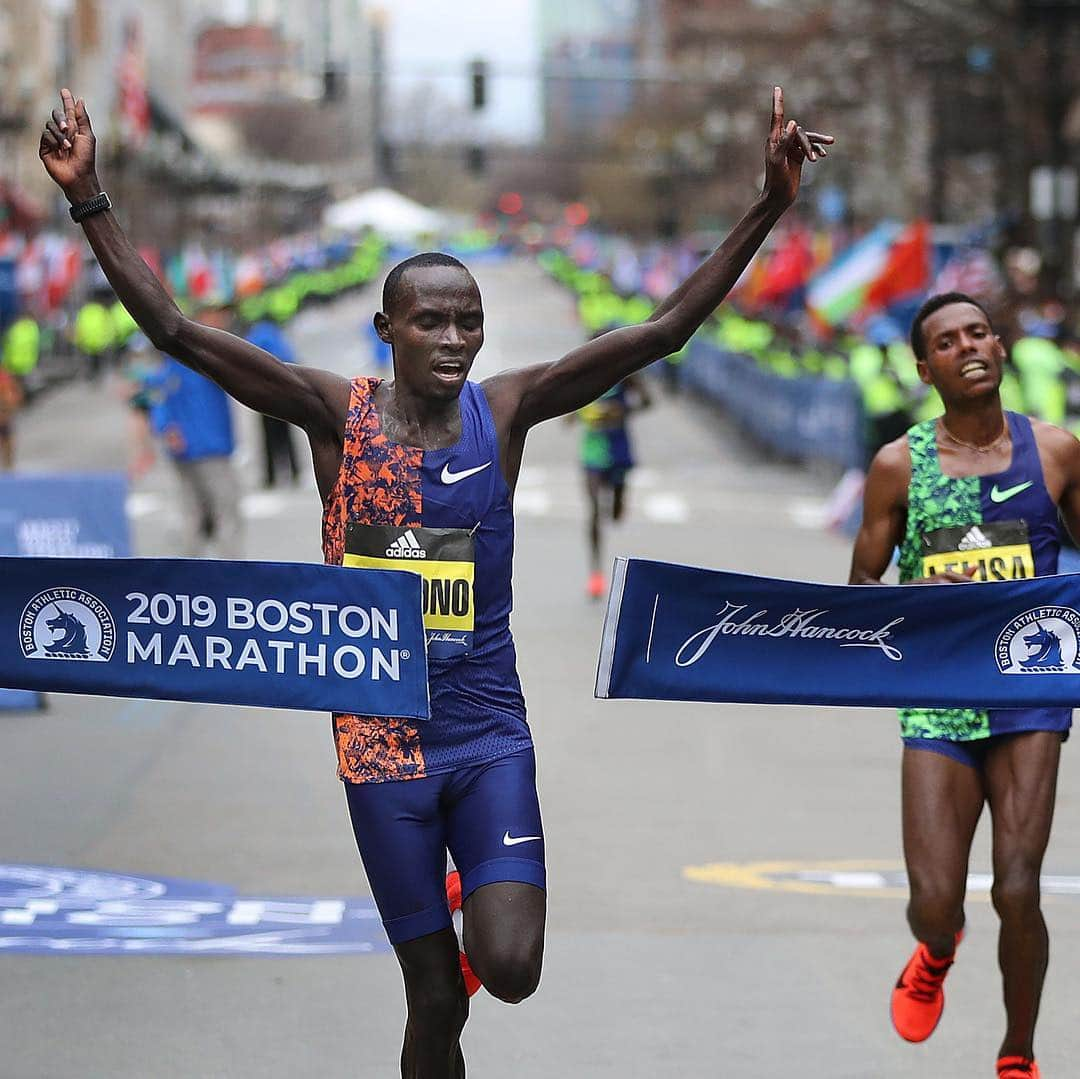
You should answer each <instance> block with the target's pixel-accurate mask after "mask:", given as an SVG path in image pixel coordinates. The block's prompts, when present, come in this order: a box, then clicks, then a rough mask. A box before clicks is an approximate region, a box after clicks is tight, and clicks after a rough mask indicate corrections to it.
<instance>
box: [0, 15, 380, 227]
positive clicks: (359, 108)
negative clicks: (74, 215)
mask: <svg viewBox="0 0 1080 1079" xmlns="http://www.w3.org/2000/svg"><path fill="white" fill-rule="evenodd" d="M300 7H301V5H296V4H292V3H285V2H280V3H275V2H271V0H250V2H247V3H243V2H241V3H236V2H233V3H229V2H228V0H225V2H224V3H222V2H221V0H216V2H214V0H171V2H167V0H151V2H140V0H53V2H51V3H48V4H42V3H38V2H37V0H4V2H3V3H0V77H2V83H0V85H2V87H3V89H2V90H0V139H2V148H3V149H4V150H5V153H4V162H3V164H0V180H3V181H4V182H5V183H6V184H8V185H15V186H17V187H18V189H19V190H21V191H25V192H27V193H28V194H29V196H30V197H31V198H35V197H36V198H37V199H40V200H42V201H43V203H44V204H45V205H46V206H48V207H52V206H54V205H55V204H56V196H55V191H54V190H53V189H52V186H51V184H50V183H49V181H48V179H47V177H45V175H44V173H43V172H42V170H41V168H40V165H39V164H38V163H37V161H36V153H35V149H36V142H37V135H38V132H39V131H40V127H41V124H42V123H43V122H44V120H45V118H46V117H47V115H48V112H49V110H50V109H52V108H53V107H55V104H56V102H57V90H58V88H59V87H60V86H63V85H68V86H71V87H72V89H73V90H74V91H75V92H76V93H78V94H79V95H81V96H83V97H85V99H86V101H87V106H88V108H89V110H90V113H91V116H92V118H93V120H94V123H95V131H96V134H97V136H98V141H99V156H100V157H101V158H102V159H103V160H104V164H105V171H106V173H107V177H108V181H109V184H110V186H111V189H112V192H113V197H114V201H116V202H117V205H118V207H122V212H123V213H124V214H125V220H126V221H127V222H128V224H129V225H130V226H131V228H132V233H133V235H135V236H136V237H138V238H139V239H140V240H142V241H145V242H147V243H151V244H170V243H175V242H178V240H179V239H181V238H187V237H190V236H191V235H193V234H198V233H199V232H200V231H202V232H206V233H208V234H212V235H214V236H215V237H217V238H218V239H219V240H220V241H222V242H234V243H239V242H241V241H242V239H243V238H244V237H245V236H246V237H248V240H247V242H251V240H252V239H254V240H258V239H260V238H263V237H264V236H265V235H268V234H272V233H274V232H276V231H288V230H295V229H296V228H298V227H309V226H310V225H312V224H313V223H315V222H316V221H317V220H318V211H319V209H320V208H321V206H322V205H323V203H325V201H326V199H327V197H328V196H329V194H330V193H331V189H332V188H333V187H334V186H335V185H339V184H340V185H350V186H353V187H355V186H357V185H364V184H367V183H369V182H370V180H371V178H372V161H373V154H372V152H371V140H370V138H369V137H368V135H369V131H370V124H371V117H370V111H371V110H370V104H369V103H370V99H371V78H370V70H371V62H370V50H371V41H372V30H371V25H370V22H369V20H368V17H367V12H366V10H365V8H364V5H363V4H362V3H360V2H359V0H320V2H319V3H318V4H316V5H314V7H313V8H310V7H308V6H307V5H303V9H304V10H303V11H301V10H300ZM286 136H290V137H286ZM117 195H120V198H117ZM222 230H224V231H222ZM253 230H254V234H253V235H250V234H252V232H253Z"/></svg>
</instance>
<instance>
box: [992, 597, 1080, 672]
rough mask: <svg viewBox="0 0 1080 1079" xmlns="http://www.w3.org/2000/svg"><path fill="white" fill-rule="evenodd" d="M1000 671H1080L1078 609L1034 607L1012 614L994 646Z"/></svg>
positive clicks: (1079, 618) (1079, 619)
mask: <svg viewBox="0 0 1080 1079" xmlns="http://www.w3.org/2000/svg"><path fill="white" fill-rule="evenodd" d="M995 656H996V658H997V665H998V670H999V671H1001V673H1002V674H1080V664H1078V663H1077V659H1078V657H1080V612H1078V611H1074V610H1073V609H1072V608H1071V607H1053V606H1051V607H1034V608H1032V609H1031V610H1030V611H1025V612H1024V613H1023V614H1022V615H1019V616H1018V617H1016V618H1014V619H1013V620H1012V621H1011V622H1010V623H1009V624H1008V625H1007V626H1006V627H1005V629H1004V630H1002V631H1001V634H1000V635H999V636H998V639H997V645H996V647H995Z"/></svg>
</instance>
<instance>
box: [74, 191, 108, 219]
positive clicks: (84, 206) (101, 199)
mask: <svg viewBox="0 0 1080 1079" xmlns="http://www.w3.org/2000/svg"><path fill="white" fill-rule="evenodd" d="M111 209H112V201H111V200H110V199H109V196H108V195H107V194H106V193H105V192H104V191H102V192H101V193H100V194H98V195H95V196H94V197H93V198H92V199H87V200H86V202H80V203H78V204H76V205H75V206H72V207H71V209H70V210H68V213H69V214H71V220H72V221H74V222H75V223H76V224H78V223H79V222H80V221H85V220H86V218H88V217H91V216H92V215H94V214H100V213H102V212H103V211H105V210H111Z"/></svg>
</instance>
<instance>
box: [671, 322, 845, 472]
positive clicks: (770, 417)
mask: <svg viewBox="0 0 1080 1079" xmlns="http://www.w3.org/2000/svg"><path fill="white" fill-rule="evenodd" d="M681 377H682V378H683V379H684V380H685V381H686V382H688V383H689V384H690V385H691V386H694V387H695V388H696V389H698V390H700V391H701V392H702V393H703V394H704V395H705V396H706V397H708V398H710V399H711V400H713V401H716V402H718V403H719V404H721V405H723V406H724V408H725V409H727V411H728V412H730V413H731V415H732V417H733V418H734V419H735V420H736V422H737V423H738V424H739V425H740V426H741V427H743V428H745V429H746V430H747V431H749V432H750V434H752V435H753V436H754V437H755V438H756V439H758V440H759V441H760V442H763V443H764V444H765V445H767V446H769V447H771V448H772V449H774V450H776V451H778V452H779V453H784V454H787V455H788V456H790V457H794V458H796V459H798V460H808V459H814V460H818V459H820V460H826V461H835V462H836V463H837V464H840V465H843V466H844V467H845V468H862V467H863V465H864V464H865V463H866V462H865V452H866V450H865V440H864V431H863V428H864V422H865V421H864V417H863V408H862V402H861V399H860V396H859V390H858V387H856V385H855V384H854V383H853V382H839V381H836V380H834V379H827V378H812V377H806V378H782V377H781V376H779V375H774V374H772V373H770V372H769V371H765V370H763V369H762V368H761V367H760V366H759V365H758V364H757V363H756V362H755V361H754V360H753V359H751V358H750V357H749V356H743V355H740V354H738V353H735V352H726V351H725V350H723V349H721V348H718V347H717V346H716V345H714V344H711V343H710V342H708V341H702V340H694V341H692V342H691V344H690V350H689V354H688V355H687V357H686V359H685V360H684V361H683V364H682V374H681Z"/></svg>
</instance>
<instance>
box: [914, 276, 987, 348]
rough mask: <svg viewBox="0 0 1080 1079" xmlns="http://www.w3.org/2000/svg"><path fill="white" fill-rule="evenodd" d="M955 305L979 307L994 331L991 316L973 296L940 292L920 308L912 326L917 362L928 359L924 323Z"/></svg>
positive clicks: (962, 293)
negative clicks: (933, 315)
mask: <svg viewBox="0 0 1080 1079" xmlns="http://www.w3.org/2000/svg"><path fill="white" fill-rule="evenodd" d="M954 303H969V304H971V306H972V307H977V308H978V309H979V310H980V311H981V312H982V313H983V314H984V315H986V321H987V323H988V324H989V326H990V329H991V330H993V328H994V324H993V323H992V322H991V321H990V314H989V312H988V311H987V310H986V308H985V307H984V306H983V305H982V304H981V303H979V301H978V300H976V299H975V298H974V297H973V296H969V295H968V294H967V293H966V292H939V293H938V294H937V295H936V296H931V297H930V298H929V299H928V300H926V301H925V302H924V303H923V305H922V307H920V308H919V310H918V312H917V313H916V315H915V320H914V321H913V322H912V324H911V351H912V352H914V353H915V358H916V359H917V360H925V359H926V338H925V337H923V332H922V327H923V323H924V322H925V321H926V320H927V319H928V318H929V317H930V316H931V315H932V314H934V312H935V311H940V310H941V309H942V308H943V307H948V306H949V305H950V304H954Z"/></svg>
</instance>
